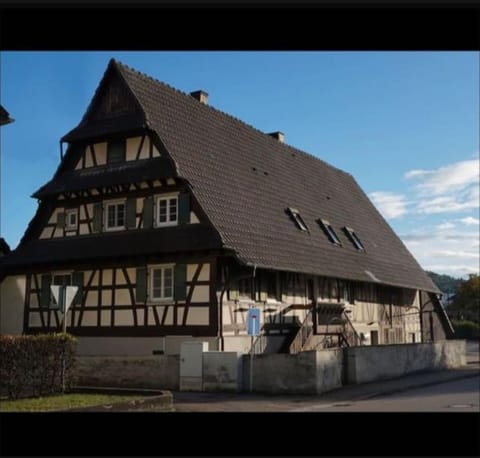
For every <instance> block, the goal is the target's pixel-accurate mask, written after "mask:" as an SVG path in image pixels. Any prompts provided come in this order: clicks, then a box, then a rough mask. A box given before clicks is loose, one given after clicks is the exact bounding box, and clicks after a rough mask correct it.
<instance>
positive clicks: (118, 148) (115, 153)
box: [107, 139, 126, 164]
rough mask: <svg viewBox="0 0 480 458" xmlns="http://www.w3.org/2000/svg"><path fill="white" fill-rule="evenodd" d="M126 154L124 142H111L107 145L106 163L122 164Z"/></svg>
mask: <svg viewBox="0 0 480 458" xmlns="http://www.w3.org/2000/svg"><path fill="white" fill-rule="evenodd" d="M125 153H126V141H125V140H124V139H122V140H112V141H109V142H108V145H107V163H108V164H111V163H115V162H124V161H125Z"/></svg>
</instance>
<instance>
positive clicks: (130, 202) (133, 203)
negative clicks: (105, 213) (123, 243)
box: [127, 197, 137, 229]
mask: <svg viewBox="0 0 480 458" xmlns="http://www.w3.org/2000/svg"><path fill="white" fill-rule="evenodd" d="M136 226H137V199H136V198H135V197H132V198H130V199H127V229H135V228H136Z"/></svg>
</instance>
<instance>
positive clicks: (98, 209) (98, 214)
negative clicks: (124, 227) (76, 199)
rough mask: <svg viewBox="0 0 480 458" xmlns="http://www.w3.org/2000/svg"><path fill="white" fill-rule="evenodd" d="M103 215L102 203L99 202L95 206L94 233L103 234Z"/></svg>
mask: <svg viewBox="0 0 480 458" xmlns="http://www.w3.org/2000/svg"><path fill="white" fill-rule="evenodd" d="M102 213H103V210H102V203H101V202H97V203H96V204H93V232H102V222H103V215H102Z"/></svg>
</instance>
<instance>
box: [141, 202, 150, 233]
mask: <svg viewBox="0 0 480 458" xmlns="http://www.w3.org/2000/svg"><path fill="white" fill-rule="evenodd" d="M142 216H143V227H144V228H145V229H151V228H152V227H153V198H152V197H145V199H144V201H143V215H142Z"/></svg>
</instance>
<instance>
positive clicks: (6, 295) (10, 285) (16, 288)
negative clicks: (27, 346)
mask: <svg viewBox="0 0 480 458" xmlns="http://www.w3.org/2000/svg"><path fill="white" fill-rule="evenodd" d="M25 287H26V278H25V275H15V276H9V277H5V278H4V280H3V281H2V282H1V283H0V334H11V335H18V334H22V332H23V310H24V303H25Z"/></svg>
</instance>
